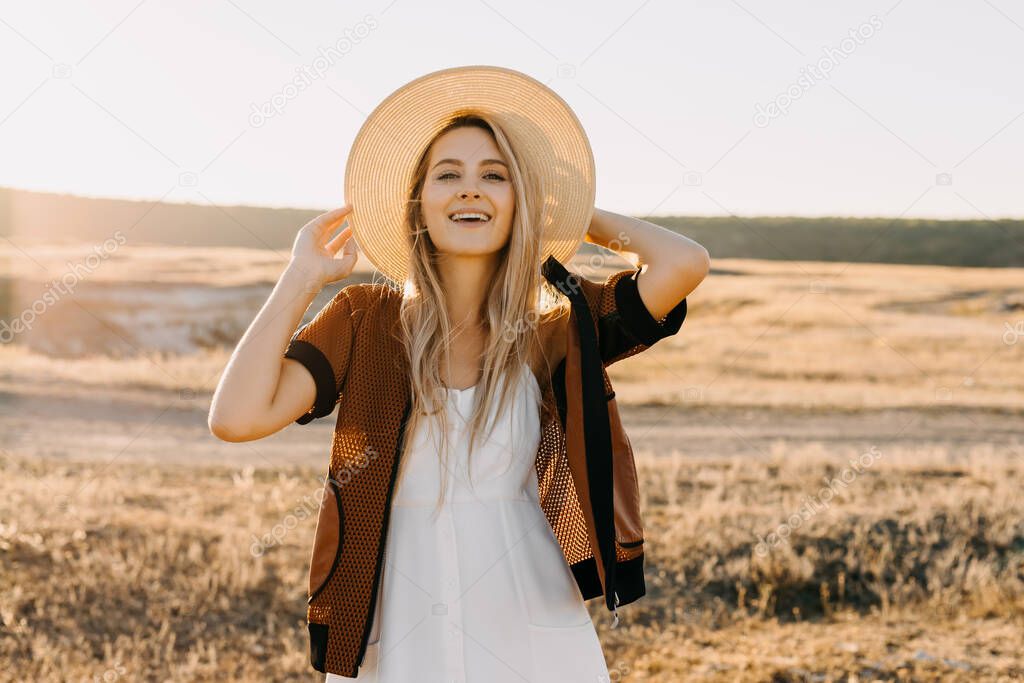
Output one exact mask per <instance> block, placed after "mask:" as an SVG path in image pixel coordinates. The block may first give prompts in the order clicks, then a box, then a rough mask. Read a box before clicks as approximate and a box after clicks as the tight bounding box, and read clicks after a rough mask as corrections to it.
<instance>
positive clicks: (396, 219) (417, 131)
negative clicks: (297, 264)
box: [345, 65, 595, 284]
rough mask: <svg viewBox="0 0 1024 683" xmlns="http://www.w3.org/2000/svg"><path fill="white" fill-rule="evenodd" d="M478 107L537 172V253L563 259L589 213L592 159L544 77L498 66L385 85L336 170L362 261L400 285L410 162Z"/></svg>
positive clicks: (579, 129) (405, 257)
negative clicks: (390, 88) (341, 169)
mask: <svg viewBox="0 0 1024 683" xmlns="http://www.w3.org/2000/svg"><path fill="white" fill-rule="evenodd" d="M473 113H482V114H485V115H487V116H489V117H492V118H493V119H494V120H495V122H496V123H497V124H498V125H499V126H500V127H501V128H502V130H503V131H504V132H505V134H506V136H507V138H508V140H509V142H510V144H511V145H512V148H513V150H515V152H516V155H517V157H518V160H519V163H520V164H521V165H524V166H526V167H528V168H530V170H531V172H532V173H533V174H534V175H536V176H537V178H538V180H539V183H538V190H539V191H540V192H541V193H542V195H543V196H542V198H541V206H542V209H541V255H540V260H541V261H542V262H543V261H544V259H546V258H547V257H548V256H549V255H552V256H554V257H555V258H557V259H558V260H559V261H561V262H563V263H565V262H567V261H568V260H569V259H570V258H571V257H572V256H573V254H575V253H576V251H577V249H578V248H579V245H580V243H581V242H583V241H584V238H585V236H586V234H587V228H588V227H589V225H590V220H591V217H592V215H593V211H594V195H595V177H594V155H593V151H592V150H591V148H590V142H589V140H588V139H587V135H586V132H585V131H584V130H583V126H582V125H581V124H580V122H579V120H578V119H577V118H576V115H575V114H574V113H573V111H572V109H571V108H570V107H569V105H568V104H566V103H565V101H564V100H563V99H562V98H561V97H559V96H558V95H557V94H556V93H555V92H554V91H553V90H551V89H550V88H548V87H547V86H546V85H544V84H543V83H541V82H539V81H537V80H535V79H534V78H531V77H530V76H527V75H526V74H523V73H520V72H518V71H515V70H512V69H507V68H503V67H497V66H480V65H478V66H461V67H455V68H450V69H443V70H441V71H435V72H432V73H429V74H427V75H425V76H421V77H420V78H417V79H416V80H414V81H411V82H409V83H407V84H406V85H404V86H402V87H401V88H399V89H398V90H396V91H394V92H393V93H391V94H390V95H388V97H387V98H386V99H384V101H383V102H381V103H380V104H379V105H378V106H377V108H376V109H374V110H373V112H372V113H371V114H370V115H369V116H368V117H367V119H366V121H365V122H363V125H362V127H361V128H360V129H359V133H358V134H357V135H356V137H355V140H354V141H353V143H352V148H351V150H350V151H349V156H348V163H347V165H346V167H345V203H346V204H350V205H351V206H352V210H351V212H350V213H349V214H348V222H349V225H350V226H351V227H352V234H353V235H354V236H355V239H356V242H357V243H358V244H359V247H360V249H361V250H362V251H363V253H364V254H365V255H366V258H367V259H368V260H369V261H370V263H372V264H373V265H374V266H375V267H376V268H377V269H378V270H379V271H380V272H381V273H382V274H383V275H384V276H386V277H387V278H389V279H390V280H392V281H393V282H395V283H398V284H403V283H404V282H405V280H406V277H407V275H408V269H409V256H410V247H409V241H408V237H407V233H406V230H407V229H406V225H405V216H406V207H407V201H408V200H409V199H410V198H409V197H408V195H407V193H408V192H409V188H410V187H411V184H412V176H413V173H414V171H415V166H416V163H417V162H418V161H419V160H420V157H421V156H422V155H423V153H424V152H425V151H426V149H427V146H428V145H429V144H430V142H431V141H432V140H433V139H434V136H435V135H437V134H438V133H439V132H440V131H441V130H442V129H443V128H444V127H445V125H446V124H447V123H448V122H449V121H450V120H451V119H452V118H454V117H455V116H459V115H464V114H473Z"/></svg>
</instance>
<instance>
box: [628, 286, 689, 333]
mask: <svg viewBox="0 0 1024 683" xmlns="http://www.w3.org/2000/svg"><path fill="white" fill-rule="evenodd" d="M637 275H638V273H634V274H633V275H632V276H623V277H621V278H619V281H618V282H616V283H615V306H616V308H617V309H618V312H619V316H620V317H621V318H622V322H623V323H624V324H625V326H626V328H627V329H628V330H629V332H630V334H632V335H633V336H634V337H636V338H637V339H638V340H640V342H641V343H643V344H644V345H645V346H651V345H652V344H654V343H655V342H656V341H658V340H659V339H664V338H665V337H671V336H672V335H673V334H675V333H676V332H678V331H679V327H680V326H681V325H682V324H683V319H684V318H685V317H686V299H685V298H684V299H683V300H682V301H680V302H679V303H678V304H676V307H675V308H673V309H672V310H671V311H669V312H668V315H666V316H665V319H664V321H663V322H658V321H657V320H655V319H654V316H652V315H651V312H650V311H648V310H647V307H646V306H644V302H643V299H641V298H640V291H639V290H638V289H637V280H636V277H637Z"/></svg>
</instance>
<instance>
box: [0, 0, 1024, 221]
mask: <svg viewBox="0 0 1024 683" xmlns="http://www.w3.org/2000/svg"><path fill="white" fill-rule="evenodd" d="M0 63H2V64H3V68H2V72H0V73H2V79H3V80H2V85H3V87H2V88H0V186H8V187H17V188H24V189H30V190H38V191H52V192H65V193H72V194H78V195H84V196H100V197H120V198H129V199H149V200H154V199H162V200H164V201H170V202H192V203H199V204H216V205H231V204H249V205H260V206H289V207H302V208H317V209H328V208H332V207H336V206H341V205H342V204H344V195H343V181H344V170H345V169H344V166H345V160H346V158H347V155H348V150H349V146H350V145H351V143H352V140H353V139H354V137H355V135H356V133H357V132H358V130H359V128H360V126H361V125H362V122H363V121H364V120H365V118H366V116H367V115H368V114H369V113H370V112H371V111H372V110H373V109H374V107H376V106H377V104H379V103H380V102H381V101H382V100H383V99H384V98H385V97H387V96H388V95H389V94H390V93H391V92H393V91H394V90H395V89H397V88H399V87H401V86H402V85H404V84H405V83H407V82H408V81H410V80H413V79H414V78H417V77H419V76H422V75H424V74H426V73H429V72H431V71H435V70H438V69H444V68H449V67H453V66H461V65H469V64H491V65H497V66H503V67H507V68H512V69H516V70H518V71H522V72H523V73H526V74H528V75H530V76H532V77H534V78H536V79H537V80H539V81H541V82H544V83H546V84H547V85H548V86H549V87H551V88H552V89H554V90H555V91H556V92H557V93H558V94H559V95H560V96H561V97H562V98H563V99H564V100H565V101H566V102H567V103H568V104H569V105H570V106H571V107H572V109H573V111H574V112H575V113H576V115H577V117H578V118H579V120H580V121H581V123H582V124H583V126H584V128H585V129H586V131H587V135H588V137H589V139H590V143H591V146H592V148H593V151H594V157H595V162H596V168H597V198H596V201H595V203H596V205H597V207H598V208H601V209H605V210H609V211H615V212H619V213H625V214H629V215H645V216H651V215H705V216H727V215H738V216H765V215H797V216H885V217H900V216H902V217H922V218H978V219H985V218H991V219H995V218H1021V217H1024V193H1022V192H1021V188H1024V155H1022V152H1024V87H1022V86H1021V83H1022V82H1024V81H1022V80H1021V72H1022V70H1024V69H1022V67H1024V5H1022V4H1021V3H1019V2H1017V3H1014V2H1010V0H978V1H974V0H972V1H968V0H962V1H959V2H955V1H952V0H938V1H928V2H926V1H925V0H886V1H885V2H875V1H872V0H866V1H860V2H829V3H807V2H795V1H791V0H776V1H773V2H768V1H767V0H763V1H762V0H741V1H740V2H726V1H722V2H711V1H710V0H703V1H702V0H696V1H694V0H691V1H687V2H670V1H669V0H641V1H630V2H614V3H613V2H597V3H595V2H593V0H590V1H588V2H559V3H555V2H550V1H549V2H534V1H532V0H531V1H524V0H517V1H515V2H504V1H501V2H499V1H498V0H465V1H463V2H445V1H442V2H430V3H420V2H412V0H382V1H379V2H361V3H328V2H306V3H301V4H298V5H296V4H286V3H274V2H269V1H263V0H260V1H257V0H207V1H204V2H197V1H194V0H186V1H179V2H169V1H168V0H162V1H160V0H142V1H141V2H140V1H139V0H129V1H127V2H121V1H113V0H109V1H103V2H95V3H72V2H40V3H17V4H15V3H4V4H2V5H0ZM296 79H298V80H301V81H303V86H304V87H302V88H301V89H300V88H295V87H290V86H293V85H294V83H295V81H296ZM1014 83H1016V85H1014Z"/></svg>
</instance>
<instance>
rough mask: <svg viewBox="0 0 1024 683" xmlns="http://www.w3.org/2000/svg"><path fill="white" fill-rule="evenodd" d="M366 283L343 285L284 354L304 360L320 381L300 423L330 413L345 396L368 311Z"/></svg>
mask: <svg viewBox="0 0 1024 683" xmlns="http://www.w3.org/2000/svg"><path fill="white" fill-rule="evenodd" d="M361 288H362V285H358V284H355V285H348V286H347V287H344V288H342V290H341V291H339V292H338V293H337V294H336V295H335V296H334V298H333V299H331V300H330V301H329V302H328V303H327V305H326V306H324V307H323V308H322V309H320V312H319V313H317V314H316V316H314V317H313V319H312V320H310V321H309V322H308V323H306V324H305V325H303V326H302V327H300V328H299V329H298V331H296V332H295V334H294V335H292V338H291V340H290V341H289V342H288V348H287V349H285V352H284V357H285V358H291V359H293V360H296V361H298V362H300V363H302V365H303V366H305V368H306V369H307V370H308V371H309V374H310V375H312V376H313V381H314V382H315V383H316V399H315V400H314V401H313V407H312V408H310V410H309V412H307V413H306V414H305V415H302V416H301V417H299V418H298V419H297V420H295V421H296V422H297V423H298V424H307V423H308V422H310V421H312V420H314V419H316V418H319V417H324V416H325V415H330V414H331V413H332V412H334V406H335V405H336V404H337V403H338V401H339V399H340V397H341V388H342V386H343V385H344V383H345V377H346V375H347V374H348V367H349V361H350V358H351V354H352V348H353V346H354V345H355V338H356V335H357V334H358V332H359V325H360V323H361V322H362V319H363V315H364V313H365V310H364V307H363V306H362V302H361V299H362V298H364V297H362V296H361V294H362V291H361Z"/></svg>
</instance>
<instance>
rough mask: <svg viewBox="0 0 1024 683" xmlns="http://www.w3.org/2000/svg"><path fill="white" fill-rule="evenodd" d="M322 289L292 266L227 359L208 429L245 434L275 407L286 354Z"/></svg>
mask: <svg viewBox="0 0 1024 683" xmlns="http://www.w3.org/2000/svg"><path fill="white" fill-rule="evenodd" d="M319 291H320V286H318V284H317V281H316V280H315V278H311V277H310V276H309V275H308V273H304V272H303V271H302V269H301V268H300V267H299V266H297V265H296V264H295V263H294V262H289V264H288V267H287V268H285V270H284V272H283V273H282V274H281V277H280V278H279V279H278V281H277V283H276V284H275V285H274V289H273V291H271V293H270V296H269V297H268V298H267V300H266V302H265V303H264V304H263V307H262V308H261V309H260V311H259V313H257V315H256V317H255V318H254V319H253V321H252V323H250V325H249V328H248V329H247V330H246V331H245V334H243V335H242V338H241V339H240V340H239V342H238V345H237V346H236V347H235V350H234V352H233V353H232V354H231V358H230V359H229V360H228V363H227V366H226V367H225V369H224V372H223V374H222V375H221V378H220V383H219V384H218V385H217V389H216V391H215V392H214V394H213V401H212V403H211V405H210V416H209V422H210V428H211V429H213V428H214V427H217V428H218V429H220V430H223V431H224V432H231V431H238V432H243V431H246V430H247V429H248V426H247V425H248V424H249V423H250V422H252V420H253V419H254V418H255V419H259V416H262V415H266V414H267V412H268V410H269V409H270V406H271V405H272V403H273V399H274V394H275V392H276V390H277V386H278V381H279V379H280V374H281V364H282V359H283V357H284V351H285V349H286V348H287V346H288V342H289V341H290V340H291V337H292V335H293V334H294V333H295V330H296V328H297V327H298V325H299V323H300V322H301V321H302V316H303V314H304V313H305V312H306V309H307V308H309V304H310V303H312V301H313V299H314V298H316V295H317V293H318V292H319Z"/></svg>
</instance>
